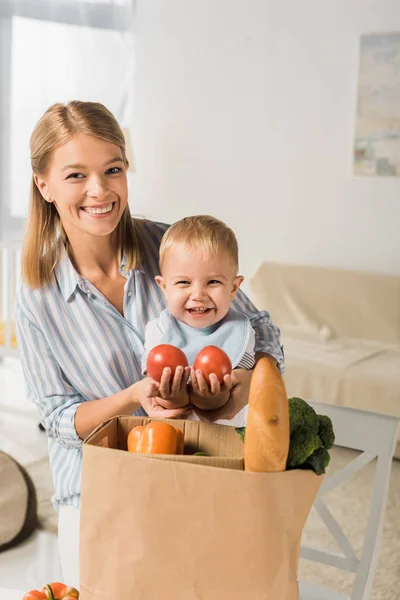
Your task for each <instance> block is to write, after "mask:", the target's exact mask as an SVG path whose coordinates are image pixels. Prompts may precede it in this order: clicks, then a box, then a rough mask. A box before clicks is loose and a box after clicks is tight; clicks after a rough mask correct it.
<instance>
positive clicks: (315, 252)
mask: <svg viewBox="0 0 400 600" xmlns="http://www.w3.org/2000/svg"><path fill="white" fill-rule="evenodd" d="M396 30H397V31H399V30H400V2H399V0H301V1H300V0H168V1H165V0H138V1H137V81H136V94H137V96H136V117H135V132H134V136H135V137H134V152H135V157H136V163H137V174H136V175H135V176H134V178H135V181H134V185H133V186H132V187H133V199H132V207H133V209H134V212H137V213H142V214H145V215H146V216H149V217H152V218H157V219H160V220H165V221H173V220H176V219H178V218H180V217H182V216H184V215H187V214H196V213H197V214H199V213H212V214H214V215H216V216H218V217H220V218H222V219H224V220H225V221H227V222H228V223H229V224H230V225H231V226H232V227H233V228H234V230H235V231H236V233H237V235H238V239H239V243H240V251H241V270H242V272H243V273H244V274H245V275H247V276H249V275H251V274H252V272H253V271H254V269H255V267H256V265H257V263H258V262H259V261H261V260H262V259H268V260H273V261H283V262H292V263H296V264H300V263H303V264H319V265H332V266H344V267H348V268H360V269H365V270H375V271H376V270H378V271H386V272H397V273H400V232H399V229H400V179H399V178H367V177H362V178H361V177H355V176H354V175H353V174H352V146H353V132H354V126H355V107H356V94H357V75H358V51H359V36H360V34H362V33H371V32H377V31H396Z"/></svg>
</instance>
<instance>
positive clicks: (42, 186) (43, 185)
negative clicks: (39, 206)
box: [33, 175, 53, 202]
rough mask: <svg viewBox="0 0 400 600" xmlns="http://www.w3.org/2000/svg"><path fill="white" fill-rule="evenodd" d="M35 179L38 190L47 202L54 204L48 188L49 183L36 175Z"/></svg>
mask: <svg viewBox="0 0 400 600" xmlns="http://www.w3.org/2000/svg"><path fill="white" fill-rule="evenodd" d="M33 178H34V180H35V183H36V187H37V189H38V190H39V192H40V193H41V194H42V196H43V198H44V199H45V200H46V202H53V200H52V199H51V196H50V194H49V190H48V188H47V182H46V181H45V180H44V179H42V178H41V177H39V175H34V176H33Z"/></svg>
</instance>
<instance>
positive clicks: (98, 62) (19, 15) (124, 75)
mask: <svg viewBox="0 0 400 600" xmlns="http://www.w3.org/2000/svg"><path fill="white" fill-rule="evenodd" d="M0 20H1V21H0V25H1V29H0V36H1V37H2V41H1V42H0V51H1V59H0V60H1V62H0V68H1V72H0V83H1V95H2V100H3V101H2V105H1V108H0V110H1V122H2V124H4V125H5V126H4V127H2V128H1V131H0V143H1V148H2V167H3V168H2V169H1V170H2V171H3V169H4V167H5V166H6V165H7V170H8V177H6V178H3V179H2V181H0V189H1V192H2V194H1V201H2V204H3V210H2V215H3V237H7V231H5V230H7V222H9V224H10V225H11V226H12V225H13V223H16V222H21V220H23V219H24V218H25V217H26V216H27V208H28V199H29V184H30V165H29V136H30V133H31V131H32V129H33V127H34V126H35V123H36V122H37V120H38V119H39V118H40V116H41V115H42V114H43V112H44V111H45V110H46V109H47V108H48V107H49V106H50V105H51V104H53V103H55V102H67V101H68V100H75V99H77V100H91V101H98V102H102V103H103V104H105V105H106V106H107V107H108V108H109V109H110V110H111V111H112V112H113V113H114V115H115V117H116V118H117V120H118V121H119V123H120V125H121V126H122V127H124V128H125V129H126V130H127V131H128V133H129V130H130V129H131V124H132V112H133V97H134V66H135V61H134V0H90V2H89V1H87V0H0ZM3 33H5V34H6V39H5V38H4V36H3V35H2V34H3ZM130 137H131V136H130ZM3 172H4V171H3ZM11 229H12V227H11ZM4 234H5V235H4Z"/></svg>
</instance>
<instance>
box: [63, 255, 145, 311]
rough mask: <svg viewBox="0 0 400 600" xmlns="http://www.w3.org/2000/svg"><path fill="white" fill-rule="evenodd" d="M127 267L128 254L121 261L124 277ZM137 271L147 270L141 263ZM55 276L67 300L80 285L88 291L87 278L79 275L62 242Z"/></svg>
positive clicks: (121, 271)
mask: <svg viewBox="0 0 400 600" xmlns="http://www.w3.org/2000/svg"><path fill="white" fill-rule="evenodd" d="M125 267H126V256H125V254H124V255H123V257H122V261H121V266H120V273H121V274H122V275H124V277H127V275H128V273H127V272H126V268H125ZM137 271H139V272H140V273H144V272H145V270H144V269H143V267H142V265H139V267H138V269H137ZM55 276H56V279H57V281H58V285H59V286H60V290H61V293H62V295H63V298H64V300H66V301H67V302H68V301H69V300H70V299H71V297H72V295H73V294H74V293H75V291H76V288H77V287H79V288H80V289H81V290H82V291H83V292H85V293H86V292H87V291H88V289H87V285H86V281H85V279H84V278H83V277H82V275H79V273H78V271H77V270H76V269H75V267H74V265H73V264H72V261H71V259H70V257H69V255H68V252H67V251H66V249H65V246H64V244H61V250H60V258H59V261H58V264H57V267H56V272H55Z"/></svg>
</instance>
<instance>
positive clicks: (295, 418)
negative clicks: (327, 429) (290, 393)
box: [289, 398, 319, 437]
mask: <svg viewBox="0 0 400 600" xmlns="http://www.w3.org/2000/svg"><path fill="white" fill-rule="evenodd" d="M289 415H290V437H292V435H293V433H294V432H295V431H297V430H298V429H303V428H306V429H307V430H308V431H309V432H310V433H315V434H316V433H318V429H319V422H318V415H317V413H316V412H315V410H314V409H313V407H312V406H310V405H309V404H307V402H305V400H302V399H301V398H289Z"/></svg>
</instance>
